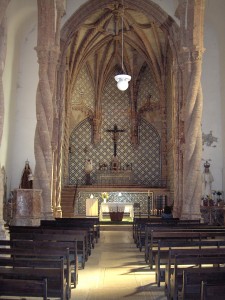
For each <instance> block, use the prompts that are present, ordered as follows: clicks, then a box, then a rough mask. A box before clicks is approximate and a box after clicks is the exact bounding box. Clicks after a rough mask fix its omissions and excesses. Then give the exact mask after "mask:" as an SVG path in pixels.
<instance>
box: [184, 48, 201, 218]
mask: <svg viewBox="0 0 225 300" xmlns="http://www.w3.org/2000/svg"><path fill="white" fill-rule="evenodd" d="M190 56H191V57H190V66H189V67H190V68H191V74H190V80H189V84H188V87H187V96H186V102H185V107H184V120H185V123H184V136H185V148H184V160H183V180H184V181H183V204H182V209H181V218H182V219H198V218H200V201H201V171H200V163H201V155H202V131H201V120H202V105H203V97H202V89H201V71H202V51H201V50H196V51H192V52H190Z"/></svg>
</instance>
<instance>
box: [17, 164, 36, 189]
mask: <svg viewBox="0 0 225 300" xmlns="http://www.w3.org/2000/svg"><path fill="white" fill-rule="evenodd" d="M33 179H34V178H33V174H32V171H31V168H30V165H29V161H28V160H27V161H26V162H25V167H24V170H23V173H22V177H21V181H20V189H32V188H33Z"/></svg>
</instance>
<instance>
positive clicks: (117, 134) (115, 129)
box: [106, 124, 125, 156]
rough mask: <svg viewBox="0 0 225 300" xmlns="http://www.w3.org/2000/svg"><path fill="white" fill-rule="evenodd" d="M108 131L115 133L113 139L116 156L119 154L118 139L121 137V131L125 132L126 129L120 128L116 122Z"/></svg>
mask: <svg viewBox="0 0 225 300" xmlns="http://www.w3.org/2000/svg"><path fill="white" fill-rule="evenodd" d="M106 131H107V132H112V133H113V137H112V139H113V144H114V156H116V155H117V141H118V139H119V132H124V131H125V130H123V129H118V127H117V125H116V124H115V125H114V127H113V129H108V130H106Z"/></svg>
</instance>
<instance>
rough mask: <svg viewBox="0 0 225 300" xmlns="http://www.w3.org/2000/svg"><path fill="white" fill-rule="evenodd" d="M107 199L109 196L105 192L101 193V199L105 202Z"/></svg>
mask: <svg viewBox="0 0 225 300" xmlns="http://www.w3.org/2000/svg"><path fill="white" fill-rule="evenodd" d="M108 198H109V194H108V193H107V192H103V193H102V199H104V200H107V199H108Z"/></svg>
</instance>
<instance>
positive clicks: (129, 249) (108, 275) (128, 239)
mask: <svg viewBox="0 0 225 300" xmlns="http://www.w3.org/2000/svg"><path fill="white" fill-rule="evenodd" d="M116 227H117V228H116V229H115V230H114V231H107V228H106V229H104V231H101V237H100V239H99V241H98V243H97V244H96V245H95V248H94V249H93V250H92V254H91V256H89V258H88V261H87V263H86V266H85V269H84V270H79V272H78V274H79V282H78V285H77V287H76V289H72V297H71V299H72V300H86V299H88V300H100V299H101V300H111V299H114V300H119V299H124V298H126V299H134V300H135V299H137V300H140V299H146V300H147V299H148V300H156V299H157V300H164V299H166V297H165V294H164V287H160V288H159V287H157V286H156V284H155V274H154V272H153V271H150V269H149V267H148V266H147V265H146V263H145V261H144V252H140V251H139V250H138V249H137V248H136V246H135V244H134V242H133V237H132V230H131V227H130V230H129V228H128V227H126V226H125V228H123V226H122V225H121V226H120V225H117V226H116ZM105 230H106V231H105Z"/></svg>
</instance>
